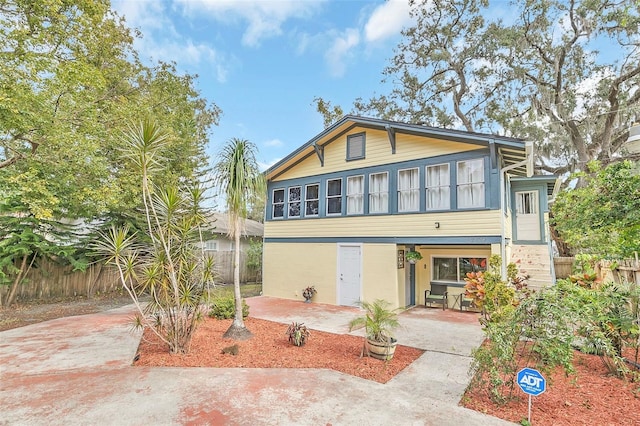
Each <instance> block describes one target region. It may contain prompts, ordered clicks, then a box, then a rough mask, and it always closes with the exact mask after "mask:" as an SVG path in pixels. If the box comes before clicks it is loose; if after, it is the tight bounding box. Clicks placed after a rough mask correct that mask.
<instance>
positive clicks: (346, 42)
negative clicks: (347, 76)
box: [325, 28, 360, 77]
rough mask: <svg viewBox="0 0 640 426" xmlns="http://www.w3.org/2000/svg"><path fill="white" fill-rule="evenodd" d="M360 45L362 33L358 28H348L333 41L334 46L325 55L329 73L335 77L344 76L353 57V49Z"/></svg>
mask: <svg viewBox="0 0 640 426" xmlns="http://www.w3.org/2000/svg"><path fill="white" fill-rule="evenodd" d="M359 43H360V32H359V31H358V30H357V29H356V28H347V29H346V30H345V31H344V32H343V33H341V34H338V35H337V36H336V37H335V39H334V40H333V44H332V46H331V47H330V48H329V50H327V52H326V53H325V59H326V61H327V64H328V65H329V72H330V73H331V75H332V76H334V77H341V76H342V75H344V73H345V70H346V68H347V63H348V62H349V59H350V58H351V57H352V56H353V51H352V49H353V48H354V47H356V46H358V44H359Z"/></svg>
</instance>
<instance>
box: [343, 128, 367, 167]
mask: <svg viewBox="0 0 640 426" xmlns="http://www.w3.org/2000/svg"><path fill="white" fill-rule="evenodd" d="M361 158H364V133H358V134H357V135H349V136H347V161H350V160H359V159H361Z"/></svg>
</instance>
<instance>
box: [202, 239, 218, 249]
mask: <svg viewBox="0 0 640 426" xmlns="http://www.w3.org/2000/svg"><path fill="white" fill-rule="evenodd" d="M204 251H218V242H217V241H205V243H204Z"/></svg>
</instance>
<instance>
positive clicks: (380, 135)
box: [263, 115, 556, 307]
mask: <svg viewBox="0 0 640 426" xmlns="http://www.w3.org/2000/svg"><path fill="white" fill-rule="evenodd" d="M532 166H533V145H532V144H531V143H528V142H524V141H522V140H519V139H513V138H507V137H499V136H494V135H487V134H478V133H468V132H462V131H457V130H447V129H440V128H434V127H427V126H422V125H414V124H405V123H399V122H393V121H386V120H380V119H373V118H364V117H357V116H349V115H348V116H345V117H343V118H342V119H341V120H340V121H338V122H337V123H335V124H333V125H332V126H330V127H329V128H327V129H326V130H324V131H323V132H322V133H320V134H319V135H317V136H316V137H314V138H313V139H311V140H310V141H309V142H307V143H305V144H304V145H303V146H301V147H300V148H299V149H297V150H296V151H294V152H292V153H291V154H290V155H289V156H287V157H286V158H284V159H283V160H281V161H280V162H278V163H277V164H275V165H274V166H273V167H271V168H270V169H268V170H267V171H266V177H267V182H268V199H267V205H266V214H265V216H266V217H265V228H264V262H263V264H264V269H263V293H264V294H265V295H267V296H274V297H281V298H289V299H301V298H302V295H301V293H302V289H304V288H305V287H307V286H310V285H314V286H315V287H316V289H317V290H318V293H317V295H316V297H315V299H314V300H316V301H318V302H323V303H330V304H337V305H354V304H356V303H357V301H359V300H367V301H373V300H375V299H385V300H387V301H389V302H391V304H392V305H394V306H396V307H401V306H410V305H414V304H421V303H424V290H427V289H436V288H439V290H440V291H442V290H443V289H445V290H447V291H448V292H449V295H450V297H449V306H450V307H453V305H454V304H455V302H456V296H457V295H459V294H461V293H462V292H463V286H464V276H465V274H466V272H468V271H470V270H477V269H478V268H483V267H484V265H486V261H487V260H488V258H489V256H491V255H492V254H499V255H500V256H501V257H502V259H503V260H504V262H505V264H506V263H507V262H509V261H518V262H519V263H520V264H521V265H522V267H523V269H525V270H526V271H525V272H527V273H529V274H530V275H534V274H536V275H537V276H536V277H533V276H532V277H531V278H532V280H538V281H537V282H536V283H535V284H534V287H535V286H537V287H540V286H543V285H549V284H551V283H552V282H553V276H552V270H551V259H550V255H549V248H550V244H548V235H547V234H548V233H547V232H546V222H545V217H546V216H545V212H546V211H547V206H548V200H549V196H550V195H551V194H552V190H553V188H554V185H555V182H556V178H555V177H553V176H551V177H549V176H545V177H542V176H540V177H538V176H532V170H533V167H532ZM408 251H418V252H420V253H421V254H422V259H421V260H419V261H418V262H417V263H415V264H411V263H408V262H406V261H405V254H406V253H407V252H408Z"/></svg>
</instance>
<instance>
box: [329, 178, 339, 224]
mask: <svg viewBox="0 0 640 426" xmlns="http://www.w3.org/2000/svg"><path fill="white" fill-rule="evenodd" d="M333 181H339V182H340V193H339V194H337V195H335V194H334V195H329V186H330V185H329V182H333ZM334 198H337V199H339V200H340V211H339V212H337V213H329V205H330V200H332V199H334ZM326 201H327V205H326V208H325V213H326V215H327V216H340V215H342V178H335V179H327V190H326Z"/></svg>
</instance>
